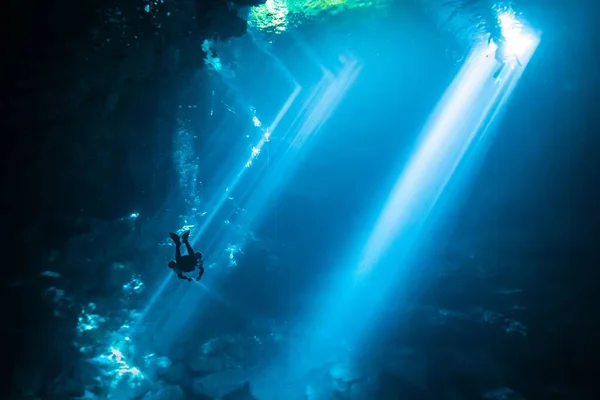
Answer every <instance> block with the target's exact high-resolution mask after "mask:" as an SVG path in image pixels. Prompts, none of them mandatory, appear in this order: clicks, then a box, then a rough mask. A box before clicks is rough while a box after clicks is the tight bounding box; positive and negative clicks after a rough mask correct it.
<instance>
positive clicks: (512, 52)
mask: <svg viewBox="0 0 600 400" xmlns="http://www.w3.org/2000/svg"><path fill="white" fill-rule="evenodd" d="M498 20H499V22H500V28H501V29H502V36H504V39H505V40H506V53H505V54H506V56H508V57H517V58H519V57H521V56H523V55H524V54H525V53H526V52H529V51H531V50H532V48H533V47H534V45H535V40H534V36H533V35H531V34H529V33H527V32H526V31H525V30H524V26H523V23H522V22H521V21H519V20H518V19H516V18H515V16H514V14H512V13H508V12H506V13H502V14H500V15H499V16H498Z"/></svg>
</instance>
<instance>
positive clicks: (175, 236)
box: [169, 232, 180, 244]
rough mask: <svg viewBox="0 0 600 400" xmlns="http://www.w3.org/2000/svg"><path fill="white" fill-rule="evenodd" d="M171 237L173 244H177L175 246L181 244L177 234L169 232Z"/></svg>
mask: <svg viewBox="0 0 600 400" xmlns="http://www.w3.org/2000/svg"><path fill="white" fill-rule="evenodd" d="M169 236H170V237H171V240H173V242H175V244H179V243H180V241H179V236H178V235H177V234H176V233H173V232H169Z"/></svg>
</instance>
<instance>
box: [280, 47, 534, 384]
mask: <svg viewBox="0 0 600 400" xmlns="http://www.w3.org/2000/svg"><path fill="white" fill-rule="evenodd" d="M536 46H537V41H534V42H532V43H531V46H530V48H529V50H528V51H525V52H523V54H522V61H521V62H522V68H506V69H505V70H504V71H503V73H502V74H501V75H500V78H501V79H499V80H495V79H493V73H494V70H495V69H496V68H497V63H496V62H495V60H493V59H491V58H488V57H486V56H485V54H486V52H487V50H488V48H487V45H479V46H477V47H475V48H474V50H473V51H472V52H471V54H470V56H469V57H468V58H467V60H466V62H465V64H464V66H463V67H462V69H461V71H460V72H459V74H458V75H457V77H456V78H455V79H454V81H453V82H452V84H451V86H450V87H449V88H448V90H447V91H446V93H445V94H444V96H443V98H442V99H441V101H440V102H439V103H438V105H437V107H436V109H435V110H434V112H433V114H432V115H431V117H430V119H429V122H428V123H427V124H426V125H425V127H424V129H423V131H422V133H421V135H420V137H419V139H418V141H417V145H416V147H415V149H414V151H413V154H412V156H411V157H410V159H409V160H408V162H407V163H403V164H404V165H403V166H402V168H401V173H400V174H399V176H398V179H397V181H396V182H395V183H394V184H393V185H392V187H391V190H390V192H389V196H388V198H387V199H386V200H385V201H384V202H383V204H382V206H381V210H380V212H379V213H378V215H377V217H376V218H375V223H374V225H373V228H372V230H371V232H370V233H369V235H368V236H367V237H366V238H362V239H361V238H357V239H358V240H355V241H353V244H354V245H353V246H351V247H350V248H349V250H348V252H346V254H347V256H346V257H343V259H342V260H340V261H341V265H340V267H339V270H340V278H339V279H337V280H336V282H334V284H333V285H332V287H331V288H329V290H327V291H326V292H323V294H322V295H321V296H315V297H314V299H315V300H314V306H313V307H314V310H315V311H314V313H313V314H312V315H309V316H308V318H307V319H306V320H305V321H304V323H303V324H301V325H302V327H304V328H305V329H309V330H310V329H312V332H310V333H309V334H308V335H307V337H305V338H304V340H299V341H298V344H297V345H294V346H292V347H291V348H290V350H289V353H288V356H289V359H288V366H289V367H288V371H287V374H288V376H291V377H299V376H301V375H302V374H305V373H307V371H309V370H310V369H311V368H315V367H318V366H319V365H324V364H325V363H327V361H328V360H331V359H335V358H336V357H338V356H339V347H340V346H339V345H340V343H345V346H347V348H349V349H354V350H356V349H357V348H358V347H359V346H361V345H362V344H364V343H365V337H366V336H368V334H369V333H370V332H371V329H372V326H373V324H374V322H375V318H376V317H377V316H378V315H379V311H380V310H381V309H382V307H383V306H384V303H385V301H386V300H387V299H388V298H389V294H390V293H389V292H390V290H391V289H392V288H394V289H395V291H394V300H395V302H398V301H399V300H400V299H403V298H405V296H406V293H407V290H409V289H410V285H411V283H414V282H411V281H410V279H409V278H410V272H411V271H410V268H409V262H411V261H414V258H415V257H416V256H417V255H416V253H415V250H416V249H418V245H419V244H421V243H422V241H423V240H424V237H423V234H424V233H425V232H426V230H425V229H424V228H426V223H427V217H428V215H430V213H431V212H432V210H433V209H434V207H441V204H440V199H444V201H445V205H449V204H447V200H446V199H447V197H446V196H447V193H444V192H447V191H448V189H449V188H448V186H449V184H452V185H451V186H452V189H453V190H452V191H457V189H458V188H459V187H464V186H463V185H464V183H465V182H466V179H467V178H468V175H469V174H472V173H473V171H472V170H470V169H471V167H474V166H475V165H477V163H479V162H481V160H482V159H483V156H484V153H485V150H486V149H487V148H488V147H489V145H490V143H491V139H492V136H493V135H491V134H490V133H492V130H491V129H490V127H491V126H492V125H493V123H494V122H495V118H496V117H497V116H498V115H499V114H500V113H501V111H502V108H503V106H504V105H505V103H506V101H507V99H508V97H509V96H510V94H511V92H512V90H513V89H514V87H515V86H516V83H517V81H518V79H519V77H520V76H521V74H522V72H523V68H524V67H525V66H526V64H527V62H528V61H529V59H530V57H531V55H532V54H533V52H534V50H535V47H536ZM466 155H467V156H468V157H465V156H466ZM465 166H467V167H468V168H466V167H465ZM459 167H460V168H459ZM457 170H458V171H460V173H457ZM442 194H445V196H442ZM357 242H358V245H356V244H357ZM361 243H362V245H361ZM361 248H362V250H361V251H356V250H353V249H361ZM399 290H402V291H399ZM302 327H301V328H300V329H302ZM346 354H347V353H346ZM346 357H347V355H346Z"/></svg>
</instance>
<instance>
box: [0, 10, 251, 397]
mask: <svg viewBox="0 0 600 400" xmlns="http://www.w3.org/2000/svg"><path fill="white" fill-rule="evenodd" d="M258 3H260V1H255V0H250V1H248V0H242V1H233V2H224V1H218V0H217V1H209V2H206V1H199V0H197V1H194V0H189V1H176V0H173V1H171V0H167V1H164V2H163V1H144V0H123V1H118V0H108V1H100V0H92V1H87V2H77V1H72V0H61V1H58V2H34V3H28V4H24V3H23V4H12V5H10V6H9V7H8V8H7V10H6V11H7V12H6V13H5V16H7V17H8V19H9V20H7V21H4V23H3V24H2V31H3V33H4V35H3V36H4V37H5V38H6V41H5V50H4V54H3V64H4V65H5V67H6V69H5V71H4V76H3V78H4V80H3V84H2V86H3V89H4V91H5V92H4V95H3V96H2V100H1V103H0V110H2V112H3V115H4V119H3V128H2V132H3V133H4V135H3V136H4V138H5V140H6V142H5V143H6V144H5V146H3V150H4V151H3V156H2V161H3V170H4V171H5V172H6V173H5V174H3V176H4V181H3V199H2V211H3V213H2V216H3V218H2V220H3V227H4V232H6V233H7V234H6V235H3V239H4V245H5V246H6V247H5V248H7V249H8V248H10V249H16V250H18V251H19V252H22V253H20V254H16V252H11V254H9V261H8V264H14V263H16V265H18V267H17V268H5V271H6V273H5V280H4V282H3V285H4V287H5V290H3V296H2V297H3V301H2V303H3V304H4V305H3V312H4V316H3V325H4V324H5V326H10V327H11V328H10V329H3V336H4V337H3V339H4V340H3V346H5V349H6V354H9V356H10V357H12V361H11V362H9V364H11V365H14V366H15V369H16V367H17V366H19V365H22V364H27V363H28V362H34V361H35V360H36V358H37V362H39V363H46V362H47V363H48V364H52V363H55V372H53V373H56V370H57V369H61V368H64V367H65V365H64V362H65V360H66V359H67V358H68V353H69V350H68V349H67V347H68V345H65V343H68V342H69V341H68V337H69V336H70V335H71V333H70V332H68V331H64V330H63V331H61V330H59V329H58V328H57V327H56V326H55V324H56V321H55V320H54V319H53V310H52V309H51V306H50V305H48V304H47V303H46V302H44V301H43V300H42V299H41V297H40V292H41V289H42V287H43V286H44V284H43V283H42V282H40V281H39V280H36V279H35V277H36V276H38V275H39V273H40V272H41V271H42V270H43V269H44V264H45V263H46V261H47V260H48V259H49V257H51V255H52V251H53V250H61V249H62V247H63V246H64V245H65V243H66V242H67V241H68V240H69V239H70V238H72V237H74V236H76V235H79V234H84V233H89V232H91V231H92V230H93V229H94V226H96V225H98V224H103V223H104V222H103V221H114V220H116V219H118V218H121V217H123V216H126V215H127V214H128V213H130V212H138V213H140V215H142V216H143V217H142V218H152V216H153V215H154V214H155V213H156V212H157V210H158V209H159V208H160V207H161V206H162V205H163V203H164V201H165V200H166V197H167V196H168V194H169V191H170V188H171V187H172V184H173V182H174V178H175V171H174V167H173V163H172V159H171V158H172V151H171V148H170V147H171V142H172V135H173V133H174V128H175V122H176V119H177V118H178V117H179V116H180V114H178V106H179V105H180V104H181V103H182V102H186V101H192V100H193V101H195V102H197V103H199V104H197V106H198V107H197V108H198V109H199V110H201V111H202V110H206V111H205V112H201V111H200V112H197V113H194V114H193V115H186V116H185V117H186V119H188V120H189V122H190V123H191V124H192V126H193V127H194V129H195V131H196V133H197V135H198V139H197V140H198V141H199V142H201V141H202V132H203V130H206V129H208V128H209V125H208V124H209V122H208V121H207V118H206V116H207V115H208V109H207V107H206V105H205V104H202V103H201V102H202V101H203V100H204V98H203V97H202V96H194V95H193V94H190V90H189V87H190V82H192V81H195V82H196V86H201V85H202V82H203V81H204V80H203V79H202V74H204V72H203V69H204V60H203V59H204V53H203V52H202V49H201V45H202V41H203V40H204V39H206V38H209V39H210V38H216V39H221V40H226V39H228V38H231V37H238V36H241V35H243V34H244V33H245V30H246V23H245V21H244V20H243V19H242V18H240V17H239V15H243V12H240V8H243V7H246V6H249V5H253V4H258ZM198 76H200V79H196V78H197V77H198ZM198 82H199V83H198ZM198 89H199V90H200V92H201V90H202V87H199V88H198ZM127 229H129V228H126V229H125V231H126V232H127ZM31 249H33V251H32V250H31ZM9 302H10V303H11V305H10V306H9V305H8V304H9ZM15 304H18V307H15ZM40 326H43V327H44V333H43V335H40V334H39V333H36V335H34V337H31V336H30V333H31V332H35V331H37V332H39V327H40ZM65 339H67V340H65ZM40 341H43V343H40ZM32 342H37V343H36V344H35V345H31V343H32ZM27 343H29V347H28V344H27ZM19 348H21V349H26V348H29V350H30V351H28V352H29V353H31V354H30V356H29V358H28V357H26V356H25V353H26V352H23V351H22V352H15V351H9V350H10V349H12V350H14V349H19ZM61 350H63V351H64V354H63V355H62V356H61V357H55V356H56V352H57V351H61ZM36 352H41V353H37V354H36ZM53 356H54V361H50V360H51V359H52V357H53ZM31 357H33V358H31ZM47 366H48V365H47ZM7 378H8V379H10V376H9V377H7ZM46 378H48V377H40V380H43V379H46ZM8 379H7V381H5V382H4V383H5V384H3V385H2V387H3V388H10V389H9V392H11V393H13V394H14V393H15V387H14V386H15V385H14V382H10V383H9V382H8ZM30 383H31V384H35V382H33V377H32V382H25V383H23V382H21V384H20V385H19V386H23V384H25V385H29V384H30Z"/></svg>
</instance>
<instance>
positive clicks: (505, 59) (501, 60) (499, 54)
mask: <svg viewBox="0 0 600 400" xmlns="http://www.w3.org/2000/svg"><path fill="white" fill-rule="evenodd" d="M491 42H494V43H495V44H496V50H495V51H494V59H496V61H497V62H498V64H500V67H498V69H497V70H496V72H495V73H494V79H498V77H499V76H500V74H501V73H502V70H504V67H505V66H506V64H508V63H511V64H513V66H514V64H515V63H516V64H517V65H518V66H519V67H521V66H522V65H521V62H520V61H519V59H518V58H517V56H516V55H510V54H507V53H506V39H505V38H504V36H502V34H501V33H496V34H490V37H489V39H488V44H490V43H491ZM513 62H514V63H513Z"/></svg>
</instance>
